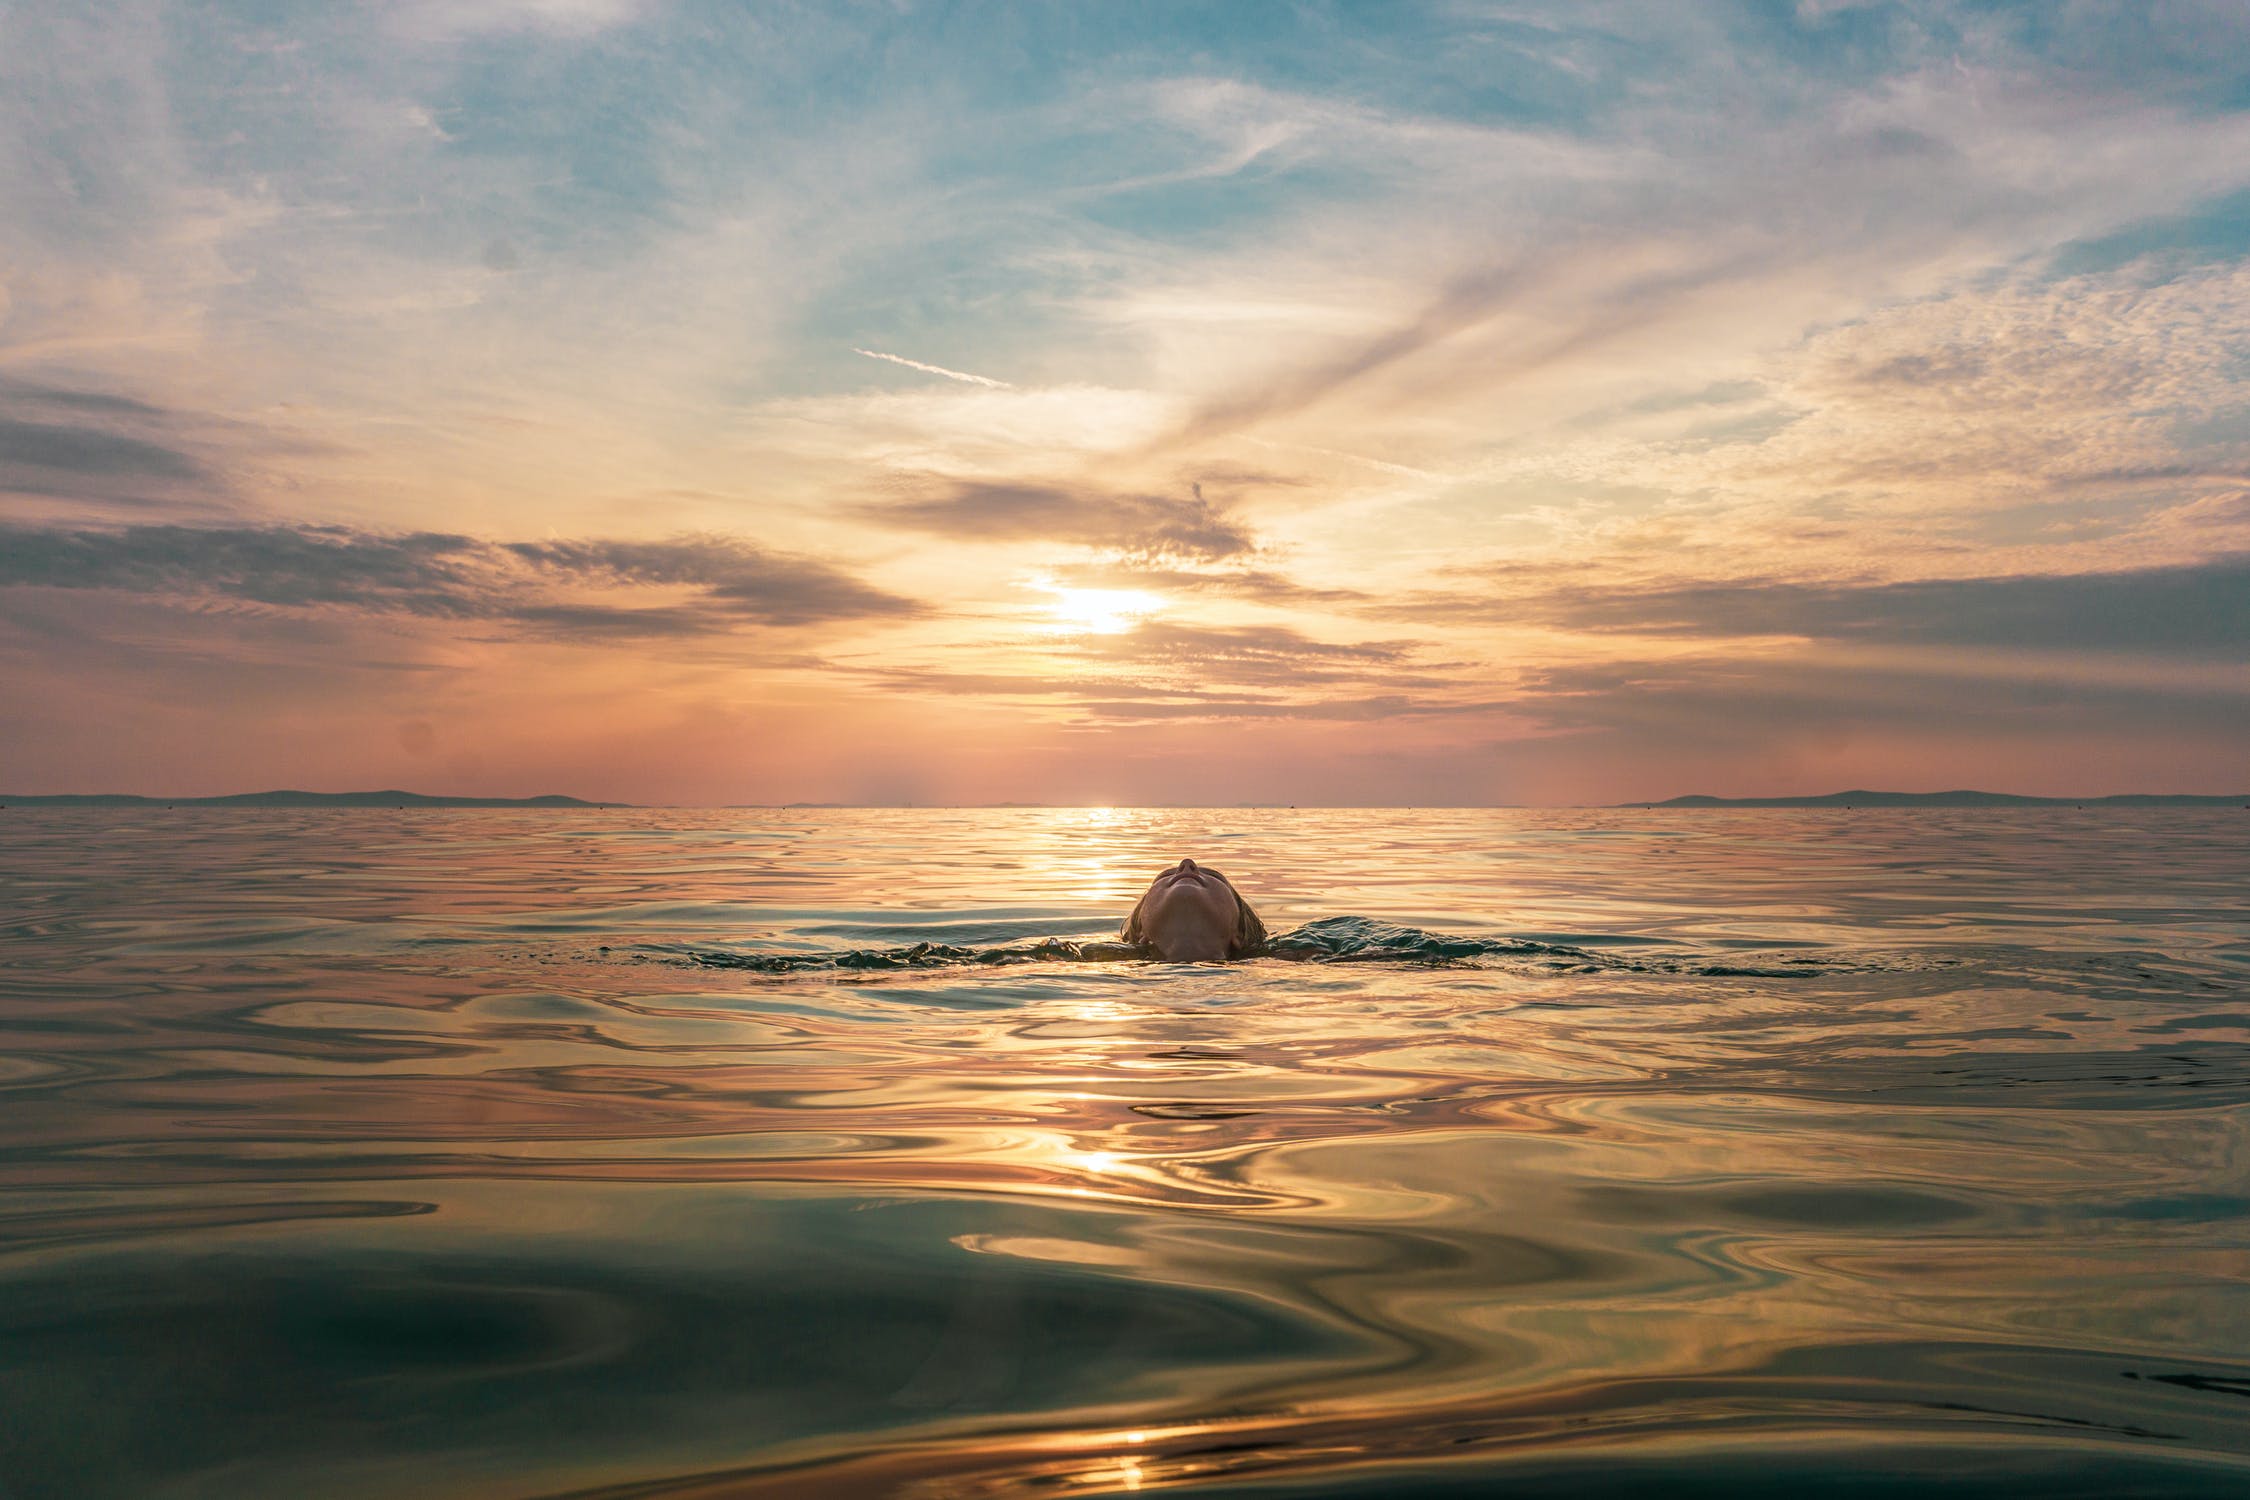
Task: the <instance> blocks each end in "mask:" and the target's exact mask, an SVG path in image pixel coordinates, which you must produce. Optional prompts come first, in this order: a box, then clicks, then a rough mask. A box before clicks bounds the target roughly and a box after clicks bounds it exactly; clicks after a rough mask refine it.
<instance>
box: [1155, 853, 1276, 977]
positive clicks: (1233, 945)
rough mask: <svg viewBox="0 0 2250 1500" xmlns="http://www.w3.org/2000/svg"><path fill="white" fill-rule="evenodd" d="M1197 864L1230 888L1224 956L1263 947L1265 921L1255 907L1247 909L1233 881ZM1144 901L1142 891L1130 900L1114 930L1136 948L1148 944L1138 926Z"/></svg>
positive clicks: (1244, 954) (1243, 955) (1240, 955)
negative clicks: (1231, 924) (1231, 903)
mask: <svg viewBox="0 0 2250 1500" xmlns="http://www.w3.org/2000/svg"><path fill="white" fill-rule="evenodd" d="M1199 868H1200V869H1201V870H1202V871H1203V873H1204V874H1206V875H1217V876H1218V877H1219V883H1220V884H1221V885H1223V886H1225V887H1226V888H1227V889H1228V890H1229V891H1233V892H1234V932H1233V933H1232V934H1231V935H1229V937H1228V938H1227V957H1229V958H1248V957H1249V956H1250V955H1251V954H1253V953H1256V952H1257V951H1258V950H1259V949H1261V948H1263V947H1265V945H1266V924H1265V923H1264V922H1262V921H1260V920H1259V919H1258V914H1257V913H1256V912H1255V911H1252V910H1251V909H1250V903H1249V902H1247V901H1245V900H1243V899H1242V892H1240V891H1236V890H1235V889H1234V882H1233V881H1231V880H1229V879H1227V877H1226V876H1225V875H1223V874H1220V872H1219V871H1217V870H1214V869H1212V868H1211V867H1210V866H1209V865H1202V866H1199ZM1147 904H1148V895H1147V893H1146V892H1143V893H1142V895H1141V899H1140V900H1138V901H1136V902H1134V903H1133V910H1132V911H1131V912H1130V913H1129V914H1128V915H1127V916H1126V918H1125V926H1124V929H1123V930H1122V931H1121V932H1119V933H1118V938H1119V940H1120V941H1123V942H1127V943H1130V944H1132V945H1133V946H1134V947H1136V948H1146V947H1148V946H1149V941H1148V933H1147V931H1146V930H1145V929H1144V928H1143V927H1142V926H1141V908H1142V907H1143V906H1146V905H1147Z"/></svg>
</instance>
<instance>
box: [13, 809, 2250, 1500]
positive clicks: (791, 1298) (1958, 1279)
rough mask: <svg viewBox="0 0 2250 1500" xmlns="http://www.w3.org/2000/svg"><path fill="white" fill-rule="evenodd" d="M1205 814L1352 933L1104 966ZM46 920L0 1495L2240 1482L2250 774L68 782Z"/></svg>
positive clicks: (1858, 1487) (1266, 900)
mask: <svg viewBox="0 0 2250 1500" xmlns="http://www.w3.org/2000/svg"><path fill="white" fill-rule="evenodd" d="M1182 854H1192V855H1194V856H1195V857H1197V858H1198V859H1201V860H1207V861H1208V862H1210V863H1212V864H1215V865H1217V866H1219V867H1220V868H1222V869H1224V870H1226V871H1227V873H1228V874H1229V875H1230V876H1232V877H1233V878H1234V879H1235V881H1236V882H1237V884H1238V885H1240V886H1241V887H1242V888H1243V889H1244V890H1245V892H1246V893H1248V894H1249V895H1250V897H1251V899H1252V900H1253V901H1254V902H1255V904H1256V905H1257V906H1258V907H1259V909H1260V911H1261V913H1262V914H1263V915H1264V917H1265V919H1266V923H1267V926H1268V927H1269V928H1270V929H1271V930H1272V931H1273V932H1275V933H1276V934H1282V933H1285V932H1288V931H1290V930H1292V929H1297V930H1298V931H1299V934H1300V941H1299V943H1298V945H1297V947H1296V948H1295V949H1294V950H1293V951H1290V952H1288V953H1287V954H1286V956H1284V955H1277V956H1273V957H1268V958H1261V959H1258V960H1254V961H1251V962H1247V963H1241V964H1234V965H1226V966H1213V965H1180V966H1167V965H1160V964H1149V963H1140V962H1130V961H1122V960H1119V959H1117V958H1115V957H1107V956H1103V955H1102V953H1101V950H1094V952H1093V953H1092V955H1089V954H1088V953H1087V952H1086V951H1085V950H1083V949H1077V950H1074V949H1072V948H1071V947H1070V946H1069V945H1071V944H1074V943H1079V942H1082V941H1086V940H1097V939H1100V938H1103V937H1106V936H1110V935H1112V934H1114V931H1115V927H1116V923H1117V920H1118V918H1119V916H1120V915H1121V914H1122V913H1123V912H1124V910H1125V909H1126V908H1127V907H1128V906H1129V905H1130V904H1131V901H1132V899H1133V897H1134V896H1135V895H1136V894H1137V893H1138V891H1139V889H1140V888H1141V886H1142V885H1143V884H1144V883H1145V882H1146V880H1147V878H1148V876H1149V875H1150V874H1151V873H1153V871H1154V870H1155V869H1156V868H1158V867H1159V866H1161V865H1162V864H1165V863H1168V862H1170V861H1171V860H1173V859H1176V858H1178V857H1179V856H1180V855H1182ZM1340 918H1357V919H1361V920H1360V921H1358V922H1356V923H1340V922H1338V921H1336V920H1333V919H1340ZM1306 924H1314V925H1311V926H1309V927H1308V926H1307V925H1306ZM0 945H4V954H0V958H4V964H0V1033H4V1045H0V1185H4V1186H5V1189H6V1191H5V1194H4V1195H0V1494H5V1495H8V1496H11V1497H13V1496H26V1497H30V1496H41V1497H44V1496H71V1497H105V1496H177V1497H220V1496H225V1497H230V1500H233V1497H266V1496H272V1497H297V1496H303V1495H309V1494H318V1495H322V1496H326V1497H339V1500H351V1497H393V1496H397V1497H407V1496H412V1497H448V1496H464V1497H466V1496H479V1497H492V1496H499V1497H533V1496H560V1495H571V1496H580V1497H587V1496H597V1497H619V1500H622V1497H626V1496H633V1497H688V1496H697V1497H716V1496H766V1495H776V1496H778V1495H893V1494H897V1495H916V1496H961V1497H982V1496H1032V1495H1041V1496H1044V1495H1093V1494H1110V1493H1124V1492H1129V1491H1133V1490H1155V1489H1159V1488H1167V1487H1172V1488H1175V1492H1178V1493H1195V1494H1229V1495H1232V1494H1242V1495H1264V1496H1271V1495H1281V1494H1287V1495H1315V1494H1317V1495H1335V1496H1368V1497H1375V1496H1396V1495H1418V1494H1429V1495H1456V1494H1457V1495H1463V1496H1467V1495H1477V1494H1485V1493H1510V1494H1589V1493H1612V1492H1616V1493H1627V1492H1630V1493H1640V1494H1647V1493H1665V1494H1705V1493H1708V1494H1713V1495H1716V1494H1720V1493H1725V1494H1730V1495H1733V1494H1744V1493H1753V1494H1755V1493H1768V1494H1776V1495H1781V1494H1790V1495H1795V1494H1807V1493H1835V1494H1879V1493H1893V1492H1903V1491H1909V1490H1911V1491H1929V1490H1935V1491H1938V1492H1941V1493H1949V1494H1951V1493H1976V1494H1995V1495H1997V1494H2022V1493H2042V1494H2084V1495H2111V1494H2160V1495H2168V1494H2180V1495H2201V1494H2226V1493H2242V1492H2250V1355H2246V1351H2250V1255H2246V1253H2245V1252H2246V1251H2250V813H2243V812H2237V811H2233V810H2226V811H2204V810H2197V811H2185V812H2176V811H2168V810H2131V811H2106V812H2101V813H2074V812H2070V811H2068V810H2049V809H2041V810H2038V811H2027V812H1987V811H1951V810H1948V811H1888V812H1866V811H1859V812H1850V811H1835V810H1819V811H1756V812H1729V811H1714V810H1699V811H1691V812H1689V811H1676V812H1642V811H1617V812H1521V811H1416V812H1358V811H1354V812H1313V811H1305V812H1298V811H1285V812H1271V811H1242V812H1234V811H1228V812H1205V811H1193V812H1188V811H1181V812H1138V811H1135V812H1124V811H1119V812H1107V811H1014V810H1011V811H960V812H946V811H910V812H900V811H820V812H808V813H799V812H773V811H713V812H680V811H655V812H651V811H603V812H594V811H585V812H580V811H568V812H547V811H541V812H516V811H398V812H376V811H354V812H334V811H318V812H298V811H245V810H228V811H185V810H182V811H178V812H164V813H159V812H155V811H131V812H101V811H48V810H35V811H25V810H22V809H13V810H9V811H6V812H5V813H0ZM925 945H927V946H925ZM1281 946H1282V947H1283V948H1287V947H1288V945H1287V944H1283V945H1281Z"/></svg>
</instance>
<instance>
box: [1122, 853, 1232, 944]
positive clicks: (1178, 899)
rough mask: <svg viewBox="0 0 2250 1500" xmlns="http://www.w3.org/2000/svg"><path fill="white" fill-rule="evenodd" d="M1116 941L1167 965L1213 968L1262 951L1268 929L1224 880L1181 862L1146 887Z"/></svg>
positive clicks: (1187, 861)
mask: <svg viewBox="0 0 2250 1500" xmlns="http://www.w3.org/2000/svg"><path fill="white" fill-rule="evenodd" d="M1119 936H1121V937H1122V938H1123V939H1124V940H1125V941H1126V942H1128V943H1131V944H1133V945H1134V946H1135V947H1139V948H1150V949H1153V950H1155V953H1156V956H1157V957H1158V958H1160V959H1162V960H1164V961H1165V962H1166V963H1175V964H1183V963H1217V962H1219V961H1220V960H1222V959H1229V958H1247V957H1249V956H1250V955H1251V954H1253V953H1255V952H1257V951H1258V950H1259V949H1260V948H1262V947H1264V946H1265V941H1266V924H1265V923H1263V922H1261V921H1259V920H1258V914H1257V913H1256V912H1254V911H1252V910H1251V909H1250V903H1249V902H1247V901H1245V900H1243V899H1242V893H1241V892H1240V891H1237V890H1236V889H1235V888H1234V884H1233V882H1231V881H1229V880H1228V879H1227V878H1226V876H1224V875H1222V874H1220V873H1219V872H1218V871H1217V870H1214V869H1212V868H1211V867H1210V866H1208V865H1199V864H1197V863H1196V862H1195V861H1194V860H1192V859H1183V860H1181V861H1180V862H1179V863H1178V864H1176V865H1174V866H1172V868H1170V869H1169V870H1165V871H1163V872H1162V873H1161V874H1159V875H1158V876H1157V877H1156V878H1155V879H1154V880H1152V881H1150V882H1149V884H1148V889H1147V891H1145V892H1143V893H1142V895H1141V899H1140V901H1139V902H1138V903H1136V904H1135V905H1134V907H1133V912H1132V915H1131V916H1129V917H1127V918H1126V919H1125V928H1124V931H1123V932H1122V933H1120V934H1119Z"/></svg>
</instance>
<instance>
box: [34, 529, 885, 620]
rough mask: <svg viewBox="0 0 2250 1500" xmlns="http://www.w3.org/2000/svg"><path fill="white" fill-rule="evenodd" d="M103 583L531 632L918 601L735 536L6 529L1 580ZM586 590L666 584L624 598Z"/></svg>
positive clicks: (41, 584)
mask: <svg viewBox="0 0 2250 1500" xmlns="http://www.w3.org/2000/svg"><path fill="white" fill-rule="evenodd" d="M7 587H18V588H26V587H28V588H54V589H109V590H115V591H118V592H122V593H129V594H142V595H155V596H163V597H169V598H176V599H183V600H206V601H210V600H216V601H234V602H240V603H249V604H261V605H271V606H277V607H281V608H289V609H320V608H340V609H354V610H363V611H371V612H378V613H389V614H403V615H414V616H422V617H425V618H432V619H453V620H490V621H500V622H504V623H510V624H513V625H516V626H519V627H522V628H523V630H524V631H525V632H527V633H531V634H539V635H548V636H557V637H566V638H584V639H601V638H607V637H617V636H631V635H642V636H692V635H719V634H726V633H729V632H731V631H734V630H736V629H739V628H741V627H742V626H745V625H770V626H800V625H813V624H822V623H835V622H843V621H857V620H869V619H884V618H900V617H904V616H908V615H912V614H915V613H917V612H918V611H919V608H920V606H918V605H916V604H915V603H914V602H913V601H911V600H908V599H904V598H901V597H900V596H898V595H895V594H890V593H886V592H884V591H882V590H880V589H877V588H874V587H873V586H871V585H869V584H867V583H864V582H862V581H861V580H859V579H857V578H855V577H853V576H852V575H851V574H849V573H846V572H844V571H842V570H841V569H838V568H835V567H833V566H831V565H829V564H827V563H824V562H820V561H817V560H815V559H812V558H806V557H798V556H794V555H790V554H786V553H778V552H771V551H768V550H765V549H763V548H760V547H756V546H753V545H751V544H749V543H747V542H743V541H740V540H737V539H734V538H728V537H683V538H676V539H673V540H670V541H660V542H639V541H606V540H582V541H556V542H516V543H494V542H490V541H485V540H482V539H479V538H475V537H469V536H461V535H455V534H451V533H444V532H406V533H382V532H368V531H359V530H354V529H351V528H348V527H341V526H264V527H231V528H229V527H190V526H129V527H124V528H120V529H116V530H106V531H93V530H76V531H73V530H60V529H53V530H39V529H31V528H5V529H0V588H7ZM558 588H559V589H565V590H577V591H580V592H585V591H592V590H602V591H610V592H614V591H629V592H630V591H638V592H640V594H641V597H642V598H644V599H645V598H646V597H647V594H648V593H649V592H651V591H656V590H669V591H670V592H671V593H672V594H674V595H684V596H685V597H675V598H670V599H665V600H661V601H655V602H649V603H642V604H635V605H632V606H619V605H617V604H615V603H613V602H611V601H610V600H609V599H608V598H606V597H605V598H601V599H593V600H589V599H583V598H557V597H555V596H554V594H555V590H557V589H558Z"/></svg>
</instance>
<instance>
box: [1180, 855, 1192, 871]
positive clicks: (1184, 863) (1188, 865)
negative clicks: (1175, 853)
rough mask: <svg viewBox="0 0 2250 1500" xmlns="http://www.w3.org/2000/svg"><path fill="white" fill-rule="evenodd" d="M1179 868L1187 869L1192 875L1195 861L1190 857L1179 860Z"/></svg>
mask: <svg viewBox="0 0 2250 1500" xmlns="http://www.w3.org/2000/svg"><path fill="white" fill-rule="evenodd" d="M1180 868H1181V869H1183V870H1185V871H1187V872H1188V873H1189V874H1190V875H1193V874H1194V873H1195V861H1194V860H1192V859H1183V860H1181V861H1180Z"/></svg>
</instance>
